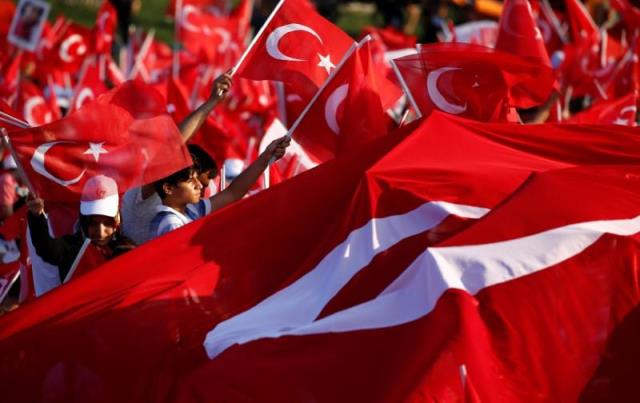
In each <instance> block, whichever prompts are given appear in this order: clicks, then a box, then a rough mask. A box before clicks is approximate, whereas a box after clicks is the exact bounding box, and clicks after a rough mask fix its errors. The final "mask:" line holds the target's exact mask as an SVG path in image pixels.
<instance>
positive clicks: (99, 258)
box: [65, 240, 107, 281]
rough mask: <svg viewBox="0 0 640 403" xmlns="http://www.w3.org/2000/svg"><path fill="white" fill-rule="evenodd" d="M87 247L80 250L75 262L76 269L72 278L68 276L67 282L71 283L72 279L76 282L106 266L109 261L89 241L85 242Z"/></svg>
mask: <svg viewBox="0 0 640 403" xmlns="http://www.w3.org/2000/svg"><path fill="white" fill-rule="evenodd" d="M85 243H86V247H84V245H83V248H82V249H80V252H79V253H78V256H76V261H74V266H75V269H74V271H73V273H71V272H70V273H69V274H71V276H69V274H67V278H68V279H65V281H69V280H71V279H73V280H75V279H77V278H79V277H81V276H84V275H85V274H87V273H89V272H91V271H92V270H95V269H97V268H98V267H100V265H102V264H104V263H105V262H106V261H107V258H106V257H105V255H104V254H103V253H102V251H101V250H100V249H98V247H97V246H95V245H94V244H92V243H91V242H90V241H89V240H85Z"/></svg>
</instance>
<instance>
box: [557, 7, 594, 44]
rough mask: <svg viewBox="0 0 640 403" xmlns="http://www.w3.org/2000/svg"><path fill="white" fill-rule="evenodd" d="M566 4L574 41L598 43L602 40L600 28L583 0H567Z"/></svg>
mask: <svg viewBox="0 0 640 403" xmlns="http://www.w3.org/2000/svg"><path fill="white" fill-rule="evenodd" d="M565 4H566V7H567V17H568V20H569V26H570V27H571V39H572V40H573V42H574V43H576V44H578V43H581V42H582V43H585V42H586V43H588V44H590V45H597V44H598V43H599V42H600V40H601V37H600V30H599V29H598V26H597V25H596V23H595V22H594V21H593V18H592V17H591V15H590V14H589V11H587V9H586V7H585V6H584V4H583V3H582V1H581V0H565Z"/></svg>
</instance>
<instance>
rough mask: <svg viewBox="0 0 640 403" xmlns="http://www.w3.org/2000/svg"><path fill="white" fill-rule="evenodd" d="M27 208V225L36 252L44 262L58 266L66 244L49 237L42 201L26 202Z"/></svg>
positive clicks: (32, 200)
mask: <svg viewBox="0 0 640 403" xmlns="http://www.w3.org/2000/svg"><path fill="white" fill-rule="evenodd" d="M27 207H28V208H29V214H27V223H28V225H29V231H30V232H31V241H32V242H33V246H34V247H35V249H36V252H38V255H40V257H41V258H42V260H44V261H45V262H47V263H51V264H54V265H60V263H61V262H62V257H63V255H64V253H65V248H66V244H65V242H64V241H62V240H59V239H54V238H52V237H51V235H49V223H48V222H47V218H46V217H45V215H44V201H43V200H42V199H39V198H36V199H31V200H27Z"/></svg>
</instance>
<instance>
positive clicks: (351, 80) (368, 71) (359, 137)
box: [291, 38, 400, 162]
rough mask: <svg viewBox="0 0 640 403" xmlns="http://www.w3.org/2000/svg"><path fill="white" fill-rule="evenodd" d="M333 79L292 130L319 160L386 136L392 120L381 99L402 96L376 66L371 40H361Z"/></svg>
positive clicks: (389, 102) (315, 158) (388, 102)
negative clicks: (373, 59)
mask: <svg viewBox="0 0 640 403" xmlns="http://www.w3.org/2000/svg"><path fill="white" fill-rule="evenodd" d="M367 39H368V38H367ZM330 80H331V81H330V82H328V84H327V85H326V86H325V87H324V88H323V89H322V90H321V93H320V94H319V97H318V98H317V99H316V101H315V102H314V103H313V105H312V106H311V108H310V109H309V111H308V112H307V114H306V115H304V117H303V118H302V120H301V121H300V124H299V126H298V127H297V128H295V129H294V131H293V132H292V133H291V134H292V136H293V138H294V139H295V140H296V142H298V143H299V144H300V145H301V146H302V147H303V148H304V149H305V151H306V152H307V153H308V154H309V155H310V156H311V157H312V158H313V159H314V160H315V161H316V162H324V161H327V160H328V159H330V158H333V157H334V156H335V155H336V154H337V153H339V152H345V151H347V150H350V149H357V148H358V147H359V146H361V145H362V144H363V143H365V142H367V141H369V140H371V139H374V138H376V137H380V136H383V135H386V134H387V133H388V131H389V129H390V126H391V122H390V118H389V117H388V116H387V115H386V113H385V108H383V101H382V99H381V98H382V97H384V99H385V101H386V104H387V105H389V104H392V103H393V102H392V101H390V100H392V99H393V100H394V101H395V100H397V99H398V98H399V97H400V90H399V88H397V87H396V86H395V85H394V84H391V83H390V82H389V81H388V80H387V79H386V78H385V77H384V76H381V75H380V74H379V72H378V71H377V70H376V69H375V66H374V65H373V63H372V60H371V49H370V40H365V41H364V42H362V43H361V44H360V45H359V47H358V48H357V49H356V50H355V51H354V52H353V53H352V54H351V55H349V56H348V59H347V60H346V62H345V63H344V64H343V65H342V66H341V67H340V70H339V71H338V72H336V74H335V75H334V76H333V77H332V78H331V79H330Z"/></svg>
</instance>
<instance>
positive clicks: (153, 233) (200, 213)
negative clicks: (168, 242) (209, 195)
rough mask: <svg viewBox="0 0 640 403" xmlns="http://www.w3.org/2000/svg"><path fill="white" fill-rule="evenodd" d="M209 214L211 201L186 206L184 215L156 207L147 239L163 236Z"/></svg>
mask: <svg viewBox="0 0 640 403" xmlns="http://www.w3.org/2000/svg"><path fill="white" fill-rule="evenodd" d="M210 212H211V201H210V200H209V199H201V200H200V201H199V202H198V203H194V204H188V205H187V207H186V208H185V214H182V213H181V212H179V211H177V210H175V209H173V208H171V207H168V206H165V205H164V204H162V205H160V206H157V207H156V215H155V217H153V219H152V220H151V224H150V225H149V238H150V239H153V238H155V237H158V236H160V235H164V234H166V233H167V232H169V231H173V230H174V229H176V228H180V227H182V226H183V225H186V224H189V223H190V222H192V221H194V220H197V219H198V218H200V217H204V216H205V215H207V214H209V213H210Z"/></svg>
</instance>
